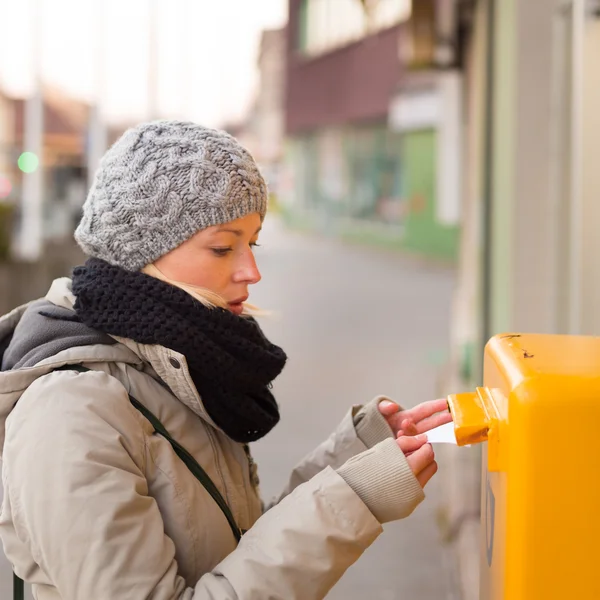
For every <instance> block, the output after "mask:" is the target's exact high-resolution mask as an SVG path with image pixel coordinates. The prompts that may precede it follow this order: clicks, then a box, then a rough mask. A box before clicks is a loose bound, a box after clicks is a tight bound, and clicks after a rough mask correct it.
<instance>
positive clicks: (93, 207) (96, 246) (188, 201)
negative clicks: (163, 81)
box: [75, 121, 267, 271]
mask: <svg viewBox="0 0 600 600" xmlns="http://www.w3.org/2000/svg"><path fill="white" fill-rule="evenodd" d="M266 210H267V186H266V184H265V181H264V179H263V177H262V175H261V174H260V172H259V170H258V167H257V166H256V163H255V162H254V160H253V158H252V156H250V154H249V153H248V151H247V150H245V149H244V148H243V147H242V146H240V144H239V143H238V142H237V141H236V140H235V138H233V137H232V136H230V135H229V134H227V133H225V132H223V131H218V130H215V129H208V128H206V127H202V126H200V125H196V124H194V123H186V122H179V121H157V122H152V123H145V124H143V125H140V126H138V127H135V128H133V129H129V130H128V131H127V132H125V133H124V134H123V136H122V137H121V138H120V139H119V140H118V141H117V142H116V143H115V144H114V146H112V147H111V148H110V149H109V150H108V152H107V153H106V154H105V155H104V157H103V158H102V161H101V163H100V167H99V169H98V171H97V172H96V175H95V179H94V183H93V184H92V187H91V189H90V192H89V194H88V197H87V200H86V202H85V204H84V207H83V217H82V220H81V223H80V224H79V226H78V227H77V230H76V232H75V239H76V240H77V243H78V244H79V245H80V246H81V248H82V249H83V251H84V252H85V253H86V254H87V255H88V256H93V257H96V258H101V259H103V260H106V261H107V262H109V263H111V264H113V265H119V266H121V267H123V268H124V269H127V270H129V271H138V270H140V269H141V268H142V267H144V266H145V265H147V264H150V263H152V262H153V261H155V260H156V259H157V258H159V257H161V256H163V255H164V254H167V253H168V252H169V251H170V250H173V249H174V248H176V247H177V246H179V245H180V244H182V243H183V242H185V241H186V240H187V239H189V238H190V237H192V236H193V235H194V234H195V233H197V232H198V231H200V230H202V229H206V228H207V227H210V226H211V225H220V224H223V223H227V222H229V221H233V220H235V219H237V218H240V217H244V216H245V215H248V214H251V213H259V214H260V217H261V220H262V219H263V218H264V216H265V213H266Z"/></svg>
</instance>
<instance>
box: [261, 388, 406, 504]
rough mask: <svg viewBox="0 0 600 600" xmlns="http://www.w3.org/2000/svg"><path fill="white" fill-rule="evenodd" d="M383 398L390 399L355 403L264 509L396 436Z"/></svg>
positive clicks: (378, 397) (297, 467) (376, 398)
mask: <svg viewBox="0 0 600 600" xmlns="http://www.w3.org/2000/svg"><path fill="white" fill-rule="evenodd" d="M382 400H389V398H387V397H386V396H377V397H375V398H374V399H373V400H371V401H370V402H368V403H367V404H365V405H364V406H360V405H357V406H353V407H352V408H351V409H350V410H349V411H348V412H347V413H346V415H345V416H344V418H343V420H342V422H341V423H340V424H339V425H338V427H336V429H335V430H334V431H333V433H332V434H331V435H330V436H329V437H328V438H327V439H326V440H325V441H324V442H323V443H321V444H319V446H317V447H316V448H315V449H314V450H313V451H312V452H311V453H310V454H308V455H307V456H305V457H304V458H303V459H302V460H301V461H300V463H298V465H296V467H295V468H294V470H293V471H292V473H291V475H290V478H289V480H288V483H287V485H286V486H285V488H284V490H283V491H282V492H281V494H280V495H279V496H277V497H275V498H273V499H271V501H270V502H269V503H268V504H266V505H265V507H264V510H269V509H270V508H271V507H272V506H274V505H275V504H277V503H278V502H280V501H281V500H282V499H283V498H285V497H286V496H287V495H288V494H289V493H290V492H291V491H293V490H294V489H295V488H296V487H297V486H299V485H300V484H302V483H304V482H306V481H308V480H309V479H310V478H311V477H314V476H315V475H316V474H317V473H319V472H320V471H322V470H323V469H324V468H325V467H331V468H332V469H337V468H338V467H340V466H342V465H343V464H344V463H345V462H346V461H347V460H348V459H350V458H352V457H353V456H356V455H357V454H360V453H361V452H364V451H365V450H368V449H370V448H373V447H374V446H376V445H377V444H379V443H380V442H382V441H384V440H386V439H393V437H394V436H393V435H392V430H391V429H390V427H389V425H388V424H387V421H386V420H385V418H384V417H383V415H382V414H381V413H380V412H379V409H378V405H379V403H380V402H381V401H382Z"/></svg>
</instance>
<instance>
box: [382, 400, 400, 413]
mask: <svg viewBox="0 0 600 600" xmlns="http://www.w3.org/2000/svg"><path fill="white" fill-rule="evenodd" d="M377 408H379V412H380V413H381V414H382V415H383V416H384V417H389V416H391V415H394V414H396V413H397V412H398V411H399V410H400V407H399V406H398V405H397V404H396V403H395V402H392V401H391V400H382V401H381V402H380V403H379V404H378V405H377Z"/></svg>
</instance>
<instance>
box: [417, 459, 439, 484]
mask: <svg viewBox="0 0 600 600" xmlns="http://www.w3.org/2000/svg"><path fill="white" fill-rule="evenodd" d="M437 470H438V464H437V463H436V462H435V461H433V462H432V463H431V464H429V465H427V466H426V467H425V468H424V469H423V470H422V471H421V472H420V473H419V474H418V475H417V481H418V482H419V485H420V486H421V487H422V488H424V487H425V486H426V485H427V483H428V482H429V480H430V479H431V478H432V477H433V476H434V475H435V474H436V473H437Z"/></svg>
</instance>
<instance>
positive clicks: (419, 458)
mask: <svg viewBox="0 0 600 600" xmlns="http://www.w3.org/2000/svg"><path fill="white" fill-rule="evenodd" d="M406 461H407V462H408V466H409V467H410V468H411V470H412V472H413V473H414V474H415V476H416V477H417V479H418V478H419V474H420V473H421V472H423V471H425V469H427V467H429V466H430V465H431V464H433V463H434V461H435V453H434V452H433V448H432V447H431V444H423V446H421V447H420V448H419V449H418V450H416V451H415V452H413V453H412V454H411V455H410V456H407V457H406Z"/></svg>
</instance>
